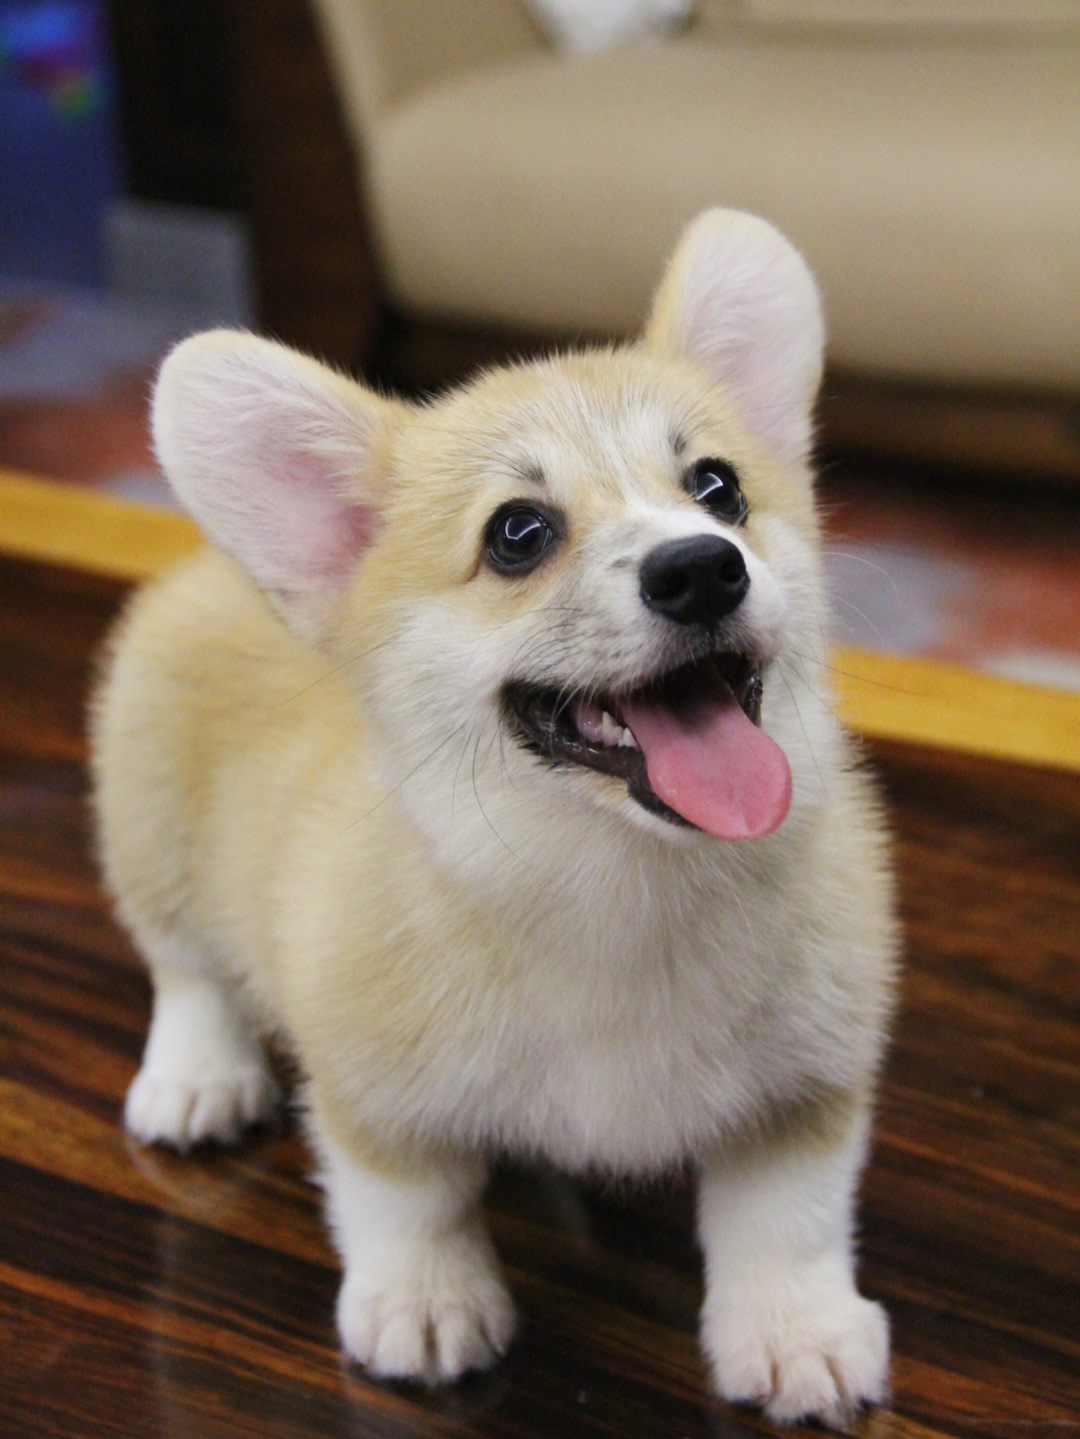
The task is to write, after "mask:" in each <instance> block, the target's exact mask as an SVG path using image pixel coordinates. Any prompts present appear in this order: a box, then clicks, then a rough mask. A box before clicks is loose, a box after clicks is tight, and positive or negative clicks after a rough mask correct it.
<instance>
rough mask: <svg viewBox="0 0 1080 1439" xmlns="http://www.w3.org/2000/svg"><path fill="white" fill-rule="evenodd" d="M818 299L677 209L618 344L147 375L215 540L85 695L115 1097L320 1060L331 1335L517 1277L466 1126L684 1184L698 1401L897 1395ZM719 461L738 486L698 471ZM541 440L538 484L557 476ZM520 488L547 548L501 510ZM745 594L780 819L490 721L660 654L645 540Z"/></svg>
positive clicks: (167, 369)
mask: <svg viewBox="0 0 1080 1439" xmlns="http://www.w3.org/2000/svg"><path fill="white" fill-rule="evenodd" d="M821 351H822V329H821V320H820V315H819V310H818V303H817V296H816V292H815V290H814V287H813V283H812V281H811V280H810V277H809V275H808V274H807V272H806V270H805V267H804V266H803V264H802V262H801V260H800V259H799V258H798V256H797V255H796V254H795V252H794V251H793V250H791V248H790V246H788V245H787V244H786V242H785V241H783V240H782V239H781V238H780V237H779V236H778V235H776V233H775V232H774V231H773V230H771V229H770V228H769V227H768V226H767V225H765V224H764V223H763V222H761V221H757V220H754V219H752V218H751V217H748V216H742V215H737V214H731V213H728V212H722V211H718V212H712V213H710V214H708V215H706V216H703V217H702V218H701V219H700V220H699V221H698V222H696V224H695V225H694V226H692V227H691V229H690V230H689V231H688V233H687V235H686V237H685V238H684V240H683V242H682V244H681V246H680V248H679V250H678V252H677V254H676V256H675V259H674V261H673V263H672V266H671V269H670V271H669V273H668V275H667V277H666V279H665V280H664V283H663V284H662V286H661V289H660V292H659V294H658V297H657V301H656V308H655V312H654V315H653V317H652V319H651V321H650V323H649V326H648V328H647V330H646V333H645V335H644V337H643V339H642V340H641V341H640V342H638V343H637V344H634V345H630V346H627V347H625V348H622V349H619V350H612V351H602V352H594V353H588V354H584V355H570V356H565V357H559V358H553V359H551V360H547V361H542V362H539V363H536V364H531V365H528V366H522V367H517V368H510V369H506V370H498V371H495V372H492V373H488V374H485V375H482V376H481V377H480V378H479V379H477V380H476V381H475V382H474V383H472V384H470V385H468V386H466V387H465V388H464V389H461V390H459V391H456V392H454V393H452V394H450V395H449V396H447V397H445V398H443V399H440V400H437V401H434V402H432V403H430V404H427V405H424V406H420V407H416V408H414V407H411V406H407V405H405V404H403V403H397V402H394V401H390V400H387V399H384V398H381V397H378V396H375V395H373V394H372V393H370V392H369V391H367V390H365V389H363V388H362V387H360V386H358V385H354V384H352V383H351V382H349V381H347V380H345V379H343V378H341V377H339V376H336V375H334V374H331V373H330V372H329V371H327V370H325V369H323V368H321V367H320V366H318V365H316V364H315V363H314V362H313V361H310V360H305V359H302V358H301V357H299V356H297V355H294V354H292V353H290V352H288V351H286V350H284V349H282V348H281V347H278V346H275V345H271V344H269V343H267V342H265V341H261V340H257V339H254V338H252V337H249V336H245V335H239V334H228V333H220V334H211V335H207V336H200V337H196V338H195V339H193V340H191V341H188V342H186V343H185V344H183V345H181V346H180V347H179V348H178V349H177V350H176V351H175V352H174V354H173V355H172V356H171V357H170V358H169V359H168V361H167V362H166V364H165V366H164V369H163V372H162V375H161V377H160V381H159V384H158V388H157V392H156V397H155V416H154V423H155V435H156V439H157V444H158V450H159V454H160V457H161V460H162V463H163V465H164V468H165V470H166V472H167V473H168V474H169V476H170V478H171V479H172V482H173V484H174V485H175V487H176V489H177V491H178V493H179V494H180V495H181V497H182V498H183V499H184V500H185V501H186V502H187V504H188V505H189V506H190V508H191V510H192V512H193V513H194V514H195V515H196V517H197V518H198V519H199V520H200V521H201V522H202V524H203V525H204V527H205V529H206V530H207V533H208V535H209V537H210V538H211V540H213V541H214V542H215V546H216V547H215V548H210V549H207V550H206V551H205V552H204V553H202V554H200V555H198V556H197V557H196V558H195V559H193V560H191V561H189V562H188V563H187V564H184V565H182V566H181V567H180V568H179V569H178V570H176V571H175V572H173V573H171V574H169V575H167V576H165V577H164V578H162V579H161V580H158V581H156V582H154V583H152V584H151V585H149V586H148V587H146V589H145V590H143V591H142V592H141V593H140V594H139V595H138V596H137V597H136V599H135V601H134V603H133V604H132V605H131V607H130V609H129V611H128V613H127V615H126V617H125V618H124V620H123V622H122V624H121V625H120V627H119V629H118V632H117V634H116V636H115V639H114V642H113V645H112V650H111V657H110V659H109V662H108V667H107V670H106V673H105V675H104V679H103V683H102V686H101V689H100V692H99V695H98V698H97V703H96V706H95V712H94V737H93V738H94V769H95V777H96V793H97V805H98V813H99V818H100V832H101V849H102V855H103V861H104V868H105V872H106V874H107V877H108V880H109V883H110V885H111V888H112V890H113V892H114V894H115V896H116V902H117V907H118V910H119V914H120V916H121V918H122V919H123V920H124V922H125V923H126V924H127V925H128V926H129V927H130V929H131V931H132V933H133V935H134V937H135V939H136V941H137V943H138V944H139V946H140V947H141V949H142V951H143V953H144V955H145V957H146V959H147V962H148V964H149V966H150V969H151V972H152V975H153V979H154V992H155V997H154V1012H153V1019H152V1023H151V1029H150V1037H149V1041H148V1044H147V1050H146V1055H145V1058H144V1062H143V1066H142V1068H141V1070H140V1072H139V1075H138V1077H137V1078H136V1080H135V1082H134V1084H133V1086H132V1089H131V1091H130V1094H129V1097H128V1103H127V1111H126V1117H127V1123H128V1125H129V1127H130V1129H131V1130H132V1131H133V1133H134V1134H135V1135H137V1136H138V1137H139V1138H140V1139H142V1140H144V1141H146V1142H164V1143H168V1144H172V1145H175V1146H178V1147H180V1148H186V1147H188V1146H189V1145H191V1144H194V1143H197V1142H200V1141H202V1140H207V1139H216V1140H232V1139H233V1138H235V1137H236V1135H237V1133H238V1132H239V1130H240V1129H241V1128H242V1127H243V1126H244V1125H246V1124H248V1123H250V1122H252V1121H254V1120H257V1119H259V1118H260V1117H263V1116H265V1115H267V1114H268V1113H269V1112H270V1111H271V1109H272V1107H273V1104H274V1102H275V1097H276V1092H275V1088H274V1085H273V1081H272V1079H271V1077H270V1073H269V1070H268V1067H267V1065H266V1061H265V1059H264V1058H263V1057H262V1052H261V1050H260V1048H259V1046H258V1044H257V1034H258V1033H259V1031H266V1030H273V1031H276V1032H278V1033H280V1034H281V1035H283V1036H285V1037H286V1039H287V1040H288V1042H289V1044H290V1045H291V1046H292V1048H293V1050H294V1051H295V1054H296V1056H297V1058H298V1060H299V1063H300V1065H301V1067H302V1070H303V1072H304V1074H305V1076H306V1096H307V1107H308V1116H309V1124H310V1131H311V1136H312V1142H313V1145H314V1147H315V1150H316V1153H317V1154H318V1157H319V1162H320V1165H321V1172H322V1175H323V1179H324V1183H325V1187H326V1190H327V1202H328V1212H329V1218H330V1222H331V1224H332V1227H333V1231H334V1234H335V1237H336V1240H337V1244H338V1247H339V1249H340V1252H341V1256H342V1261H343V1268H344V1278H343V1285H342V1290H341V1297H340V1302H339V1306H338V1324H339V1330H340V1334H341V1339H342V1343H343V1345H344V1347H345V1349H346V1350H347V1352H348V1353H349V1354H350V1355H351V1356H353V1357H354V1358H355V1359H357V1360H359V1361H360V1362H362V1363H363V1364H365V1365H367V1366H368V1368H369V1369H370V1370H371V1372H373V1373H375V1374H380V1375H407V1376H415V1377H420V1378H425V1379H448V1378H452V1377H454V1376H456V1375H457V1374H459V1373H461V1372H463V1371H464V1370H466V1369H469V1368H474V1367H477V1366H482V1365H485V1364H487V1363H489V1362H490V1361H491V1360H492V1358H493V1357H494V1356H495V1355H496V1354H498V1353H499V1352H501V1351H502V1350H503V1349H504V1348H505V1346H506V1345H507V1343H508V1342H509V1340H510V1337H511V1334H512V1330H513V1309H512V1306H511V1303H510V1300H509V1298H508V1295H507V1292H506V1289H505V1287H504V1285H503V1282H502V1280H501V1278H500V1277H499V1272H498V1266H497V1261H496V1259H495V1256H494V1254H493V1251H492V1249H491V1245H490V1242H489V1241H488V1239H487V1236H486V1234H485V1232H484V1228H483V1224H482V1219H481V1215H480V1211H479V1208H478V1204H479V1197H480V1194H481V1192H482V1188H483V1182H484V1176H485V1171H486V1167H487V1163H488V1160H489V1158H490V1157H491V1155H493V1154H494V1153H496V1152H499V1151H510V1152H513V1153H516V1154H519V1155H542V1156H545V1157H546V1158H548V1159H550V1160H553V1161H555V1162H556V1163H558V1164H561V1165H565V1166H566V1167H567V1168H569V1169H571V1170H575V1171H582V1170H586V1169H590V1168H596V1169H600V1170H604V1171H612V1172H618V1173H624V1172H628V1173H655V1172H659V1171H663V1170H665V1169H668V1168H670V1167H672V1166H677V1165H680V1164H685V1163H691V1164H693V1165H695V1166H697V1167H698V1169H699V1170H700V1173H701V1203H700V1225H699V1228H700V1239H701V1244H702V1248H703V1250H704V1255H705V1263H706V1273H707V1294H706V1300H705V1306H704V1312H703V1320H702V1337H703V1344H704V1347H705V1351H706V1353H707V1355H708V1357H709V1360H710V1362H711V1365H712V1368H713V1372H714V1374H715V1378H716V1382H717V1385H718V1387H719V1389H720V1392H721V1393H722V1394H723V1395H725V1396H726V1397H728V1398H730V1399H734V1400H739V1401H751V1402H756V1403H762V1404H764V1405H765V1407H766V1408H767V1410H768V1412H769V1413H770V1414H771V1415H773V1416H774V1417H777V1418H782V1419H794V1418H797V1417H799V1416H803V1415H815V1416H818V1417H822V1418H825V1419H826V1420H836V1419H839V1418H841V1417H842V1416H844V1415H845V1414H847V1413H848V1412H849V1411H850V1410H851V1409H853V1408H854V1407H856V1406H858V1405H859V1404H860V1403H862V1402H865V1401H874V1400H879V1399H880V1398H881V1397H882V1396H883V1394H884V1393H885V1390H886V1384H887V1348H888V1338H887V1324H886V1321H885V1318H884V1316H883V1314H882V1312H881V1310H880V1309H879V1308H878V1306H876V1305H874V1304H872V1303H870V1302H869V1301H866V1300H864V1299H862V1298H861V1297H860V1296H859V1295H858V1293H857V1291H856V1288H855V1282H854V1277H853V1268H854V1260H853V1244H852V1227H853V1196H854V1192H855V1188H856V1184H857V1179H858V1174H859V1171H860V1168H861V1165H862V1162H863V1158H864V1153H865V1146H866V1134H867V1127H868V1116H869V1112H870V1108H871V1105H872V1099H873V1089H874V1078H875V1072H876V1069H877V1065H878V1062H879V1058H880V1054H881V1049H882V1044H883V1039H884V1031H885V1025H886V1022H887V1018H888V1014H889V1012H890V1009H891V1004H892V988H893V966H894V957H895V951H896V937H895V930H894V923H893V918H892V906H891V886H890V880H889V869H888V861H887V852H886V844H885V840H884V838H883V833H882V826H881V822H880V819H879V814H878V806H877V804H876V801H875V799H874V796H873V792H872V789H871V788H870V786H869V785H868V783H867V781H866V779H865V778H864V776H863V774H862V772H861V770H860V768H859V766H858V763H857V760H856V759H855V757H854V756H853V753H852V749H851V746H850V743H849V741H848V740H847V738H846V737H845V735H844V734H843V733H842V731H841V729H840V727H839V726H838V724H837V722H836V720H835V719H834V718H833V716H832V713H831V709H830V704H829V673H828V665H827V660H826V652H825V633H826V606H825V601H824V598H823V590H822V581H821V573H820V555H819V535H818V527H817V520H816V518H815V511H814V505H813V499H812V494H811V481H810V476H809V473H808V469H807V463H806V449H807V445H808V441H809V434H810V415H811V407H812V404H813V399H814V394H815V391H816V387H817V383H818V379H819V374H820V365H821ZM697 456H721V457H724V458H726V459H727V460H729V461H730V462H731V463H733V464H734V466H735V467H736V470H737V471H738V472H739V474H740V476H741V477H742V482H743V487H744V491H745V494H746V497H747V500H748V503H749V517H748V519H747V522H746V524H745V526H742V527H740V528H738V529H735V528H733V527H728V526H725V525H723V524H722V523H721V522H720V521H718V520H716V519H714V518H713V517H712V516H710V515H709V514H707V513H705V512H704V511H703V510H702V509H701V508H700V506H698V505H696V504H695V503H694V502H693V501H692V500H690V499H689V497H688V496H687V494H686V493H685V491H684V489H683V488H682V485H681V481H680V475H681V473H682V470H683V468H684V466H685V464H686V457H691V458H693V457H697ZM541 474H542V479H540V478H538V476H540V475H541ZM537 493H541V494H542V495H543V496H544V499H545V502H546V503H547V504H549V505H552V506H554V507H557V509H558V510H559V511H560V512H561V514H562V515H563V516H564V517H565V533H564V534H563V535H562V536H561V538H560V541H559V543H558V544H557V545H555V546H553V548H552V550H551V552H550V554H549V555H546V556H545V557H544V559H543V560H542V562H541V563H540V564H539V565H538V566H537V567H536V568H535V569H534V570H533V571H532V572H531V573H529V574H527V575H523V576H519V577H513V576H510V577H508V576H507V575H505V574H500V573H497V572H496V571H495V570H494V569H493V568H492V566H491V565H490V564H489V563H488V562H487V560H486V558H485V541H484V537H485V532H486V526H487V524H488V520H489V517H490V516H491V515H492V514H493V512H494V511H495V510H496V508H497V507H498V506H499V505H500V504H501V503H503V502H505V501H508V500H511V499H515V498H518V497H520V496H521V495H523V494H525V495H528V496H534V495H535V494H537ZM729 530H730V538H731V540H732V543H733V544H735V545H736V546H737V547H738V549H739V550H740V552H741V553H742V555H743V556H744V558H745V562H746V567H747V570H748V573H749V575H750V580H751V585H750V591H749V594H748V595H747V598H746V600H745V601H744V603H743V605H742V606H741V607H740V610H739V611H738V613H737V614H736V616H735V617H734V618H733V620H732V626H733V627H734V628H735V629H737V630H738V633H739V635H740V637H741V640H742V641H743V642H745V643H746V644H747V645H752V646H753V647H754V649H755V652H757V653H759V654H760V655H761V656H762V657H763V658H764V659H765V661H766V666H765V671H764V679H765V689H764V710H763V718H762V724H763V728H764V729H765V731H766V732H767V733H768V734H770V735H771V736H772V737H773V738H775V739H776V740H777V742H778V743H779V744H780V746H781V747H782V748H783V750H784V751H785V753H786V754H787V756H788V759H789V761H790V765H791V769H792V772H793V776H794V798H793V802H792V807H791V811H790V813H789V815H788V817H787V819H786V821H785V822H784V823H783V824H782V826H781V827H780V828H779V829H778V830H777V831H776V832H775V833H773V834H771V835H769V836H768V837H766V838H761V839H754V840H747V841H742V842H729V841H722V840H716V839H710V838H708V837H706V836H703V835H701V834H699V833H697V832H695V831H691V830H688V829H686V828H679V827H676V826H674V825H672V824H670V823H668V822H667V821H666V820H664V819H661V818H657V817H655V816H653V815H650V814H648V813H647V812H646V811H645V810H644V809H642V808H641V807H640V806H639V805H638V804H636V803H635V802H634V801H633V800H632V799H631V798H630V797H629V796H628V794H627V790H626V786H625V784H624V783H623V782H622V781H620V780H616V779H614V778H611V777H607V776H603V775H601V774H598V773H595V772H592V771H589V770H584V769H580V768H574V767H571V768H566V767H562V768H552V767H550V766H548V765H546V764H544V763H542V762H541V761H540V760H539V759H537V758H536V757H535V756H534V755H532V754H531V753H529V752H528V751H527V750H525V749H524V748H522V747H521V746H520V745H519V744H518V743H517V742H516V740H515V739H514V738H513V737H512V735H511V734H510V733H509V732H508V729H507V726H506V724H505V723H504V717H503V710H502V706H501V702H500V695H501V693H502V689H503V686H504V684H505V683H506V682H507V680H509V679H511V678H514V677H525V678H530V679H533V680H536V681H543V682H548V683H555V684H558V685H562V686H566V687H568V688H569V687H575V686H577V687H582V688H587V687H589V686H594V687H599V688H602V689H604V690H606V691H616V690H618V689H619V687H620V685H624V686H625V685H628V684H630V683H631V681H633V680H634V679H635V678H640V677H641V676H642V675H643V674H647V673H651V672H653V671H654V670H655V668H656V667H657V666H659V665H661V664H662V662H663V657H664V654H665V650H666V645H667V643H668V637H667V634H666V622H662V621H660V620H658V619H657V618H656V617H655V616H650V615H649V614H647V613H646V611H645V608H644V606H643V605H642V602H641V599H640V597H639V593H638V566H639V564H640V563H641V561H642V559H643V558H644V556H645V554H646V553H647V552H648V551H649V550H650V549H651V548H652V547H653V546H655V545H657V544H658V543H660V542H662V541H664V540H667V539H671V538H678V537H683V536H695V535H699V534H705V533H718V532H719V533H727V532H728V531H729Z"/></svg>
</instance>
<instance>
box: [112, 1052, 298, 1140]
mask: <svg viewBox="0 0 1080 1439" xmlns="http://www.w3.org/2000/svg"><path fill="white" fill-rule="evenodd" d="M279 1100H280V1092H279V1090H278V1086H277V1084H276V1082H275V1080H274V1078H273V1076H272V1075H271V1074H270V1071H269V1068H268V1067H267V1066H266V1065H265V1064H248V1065H243V1066H240V1067H238V1068H236V1069H234V1070H231V1071H229V1072H227V1073H221V1074H216V1075H215V1074H209V1075H203V1076H200V1077H199V1078H198V1079H191V1078H184V1077H175V1076H170V1075H164V1074H158V1073H155V1072H154V1071H153V1070H151V1069H149V1068H148V1067H147V1066H144V1067H143V1068H142V1069H141V1070H140V1071H139V1073H138V1075H137V1076H136V1078H135V1081H134V1083H133V1084H132V1086H131V1088H130V1089H129V1090H128V1096H127V1102H126V1104H125V1106H124V1123H125V1125H126V1126H127V1128H128V1130H129V1131H130V1133H132V1134H133V1135H134V1136H135V1137H136V1139H139V1140H141V1142H142V1143H143V1144H167V1145H169V1146H170V1147H171V1148H173V1149H179V1150H187V1149H191V1148H192V1146H193V1145H196V1144H206V1143H210V1142H213V1143H217V1144H235V1143H236V1141H237V1140H238V1139H239V1138H240V1136H241V1134H242V1133H243V1132H244V1130H245V1129H247V1128H249V1127H250V1126H251V1125H254V1124H259V1123H262V1122H263V1121H265V1120H267V1119H269V1118H271V1116H272V1115H273V1114H274V1111H275V1110H276V1109H277V1106H278V1103H279Z"/></svg>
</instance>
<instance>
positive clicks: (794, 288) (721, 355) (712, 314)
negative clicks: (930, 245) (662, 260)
mask: <svg viewBox="0 0 1080 1439" xmlns="http://www.w3.org/2000/svg"><path fill="white" fill-rule="evenodd" d="M644 338H645V343H646V344H647V345H650V346H652V347H654V348H657V349H660V350H663V351H665V352H667V353H669V354H678V355H684V356H686V357H687V358H689V359H691V360H694V361H695V362H696V363H698V364H699V365H701V366H702V367H703V368H704V369H705V370H706V371H707V373H708V374H709V375H710V376H711V377H712V378H713V379H714V380H715V381H716V382H717V383H718V384H719V385H720V386H721V387H722V388H723V389H724V391H725V393H727V394H728V395H729V396H730V397H731V399H732V401H733V403H734V405H735V408H736V410H737V412H738V414H739V417H740V419H741V420H742V422H743V423H744V424H745V425H746V427H747V429H748V430H749V431H750V432H751V433H752V434H753V435H754V436H755V437H756V438H757V439H758V440H760V441H761V443H762V444H763V445H764V446H765V447H766V449H768V450H769V451H770V452H771V453H773V454H774V455H776V456H777V457H778V458H779V459H781V460H783V461H784V462H785V463H789V464H794V463H798V462H800V461H802V460H804V459H805V458H806V454H807V452H808V450H809V448H810V441H811V437H812V431H813V423H812V414H813V406H814V400H815V397H816V395H817V390H818V386H819V385H820V383H821V372H822V365H823V361H824V349H825V326H824V321H823V319H822V313H821V302H820V300H819V298H818V292H817V286H816V285H815V284H814V280H813V276H812V275H811V274H810V271H809V269H808V268H807V266H806V262H805V261H804V260H803V258H802V256H801V255H800V254H799V252H798V251H797V250H796V249H795V247H794V246H793V245H791V244H790V243H789V242H788V241H787V240H786V239H785V238H784V237H783V235H781V234H780V232H779V231H778V230H775V229H774V228H773V226H772V225H770V224H768V223H767V222H766V221H765V220H761V219H759V218H758V217H757V216H756V215H747V214H744V213H743V212H741V211H738V210H707V211H706V212H705V213H704V214H702V215H699V216H698V218H697V219H696V220H694V221H693V222H692V223H691V224H690V225H689V226H688V228H687V229H686V230H685V231H684V233H683V236H682V239H681V240H680V241H679V244H678V247H677V248H676V250H675V253H674V255H673V256H672V259H671V262H670V265H669V266H668V270H667V273H666V275H665V276H664V279H663V281H662V282H661V285H660V288H659V290H658V291H657V294H656V298H655V300H654V301H653V311H652V316H651V318H650V320H649V323H648V325H647V326H646V329H645V336H644Z"/></svg>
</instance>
